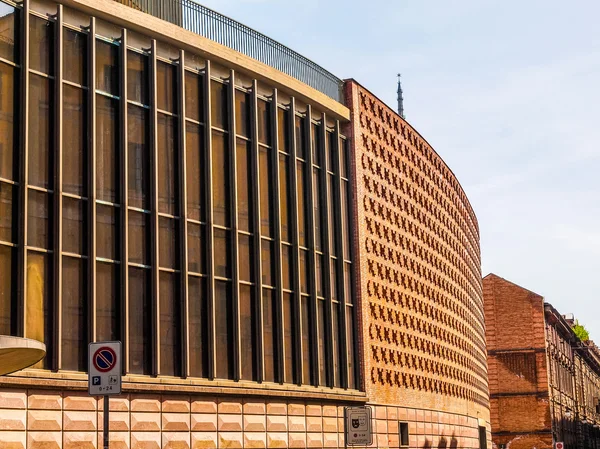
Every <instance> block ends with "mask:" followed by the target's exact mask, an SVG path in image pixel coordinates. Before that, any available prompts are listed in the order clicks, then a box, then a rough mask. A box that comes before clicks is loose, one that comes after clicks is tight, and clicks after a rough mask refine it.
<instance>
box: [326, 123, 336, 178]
mask: <svg viewBox="0 0 600 449" xmlns="http://www.w3.org/2000/svg"><path fill="white" fill-rule="evenodd" d="M325 149H326V153H327V171H330V172H332V173H337V169H338V160H337V148H336V147H335V134H334V133H332V132H330V131H327V137H326V140H325Z"/></svg>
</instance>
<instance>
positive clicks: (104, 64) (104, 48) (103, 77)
mask: <svg viewBox="0 0 600 449" xmlns="http://www.w3.org/2000/svg"><path fill="white" fill-rule="evenodd" d="M118 61H119V47H118V46H116V45H114V44H109V43H108V42H105V41H101V40H98V39H96V89H97V90H100V91H102V92H107V93H109V94H111V95H119V67H118Z"/></svg>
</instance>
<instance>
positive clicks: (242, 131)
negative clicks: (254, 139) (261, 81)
mask: <svg viewBox="0 0 600 449" xmlns="http://www.w3.org/2000/svg"><path fill="white" fill-rule="evenodd" d="M235 132H236V133H237V134H239V135H240V136H244V137H250V134H251V133H250V95H249V94H247V93H246V92H241V91H239V90H236V91H235Z"/></svg>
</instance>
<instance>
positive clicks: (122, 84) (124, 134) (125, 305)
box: [119, 29, 129, 373]
mask: <svg viewBox="0 0 600 449" xmlns="http://www.w3.org/2000/svg"><path fill="white" fill-rule="evenodd" d="M120 50H121V51H120V55H119V56H120V58H119V63H120V64H121V67H120V70H119V89H120V90H119V95H120V97H121V101H120V103H121V107H120V108H119V113H120V122H121V128H120V142H121V164H120V166H121V173H120V178H121V216H120V221H121V223H120V224H121V288H120V290H119V291H120V294H121V314H122V317H123V319H122V320H121V339H122V340H123V342H122V345H123V355H122V357H123V359H124V361H125V363H123V365H122V370H123V373H128V372H129V232H128V230H129V212H128V211H129V189H128V188H127V182H128V180H127V173H128V171H129V167H128V165H127V164H128V161H129V154H128V150H129V148H128V140H129V136H128V125H127V117H128V115H127V30H126V29H122V30H121V48H120Z"/></svg>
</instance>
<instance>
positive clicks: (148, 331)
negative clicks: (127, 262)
mask: <svg viewBox="0 0 600 449" xmlns="http://www.w3.org/2000/svg"><path fill="white" fill-rule="evenodd" d="M149 281H150V270H148V269H143V268H135V267H129V371H130V372H132V373H134V374H152V295H151V294H150V287H149Z"/></svg>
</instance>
